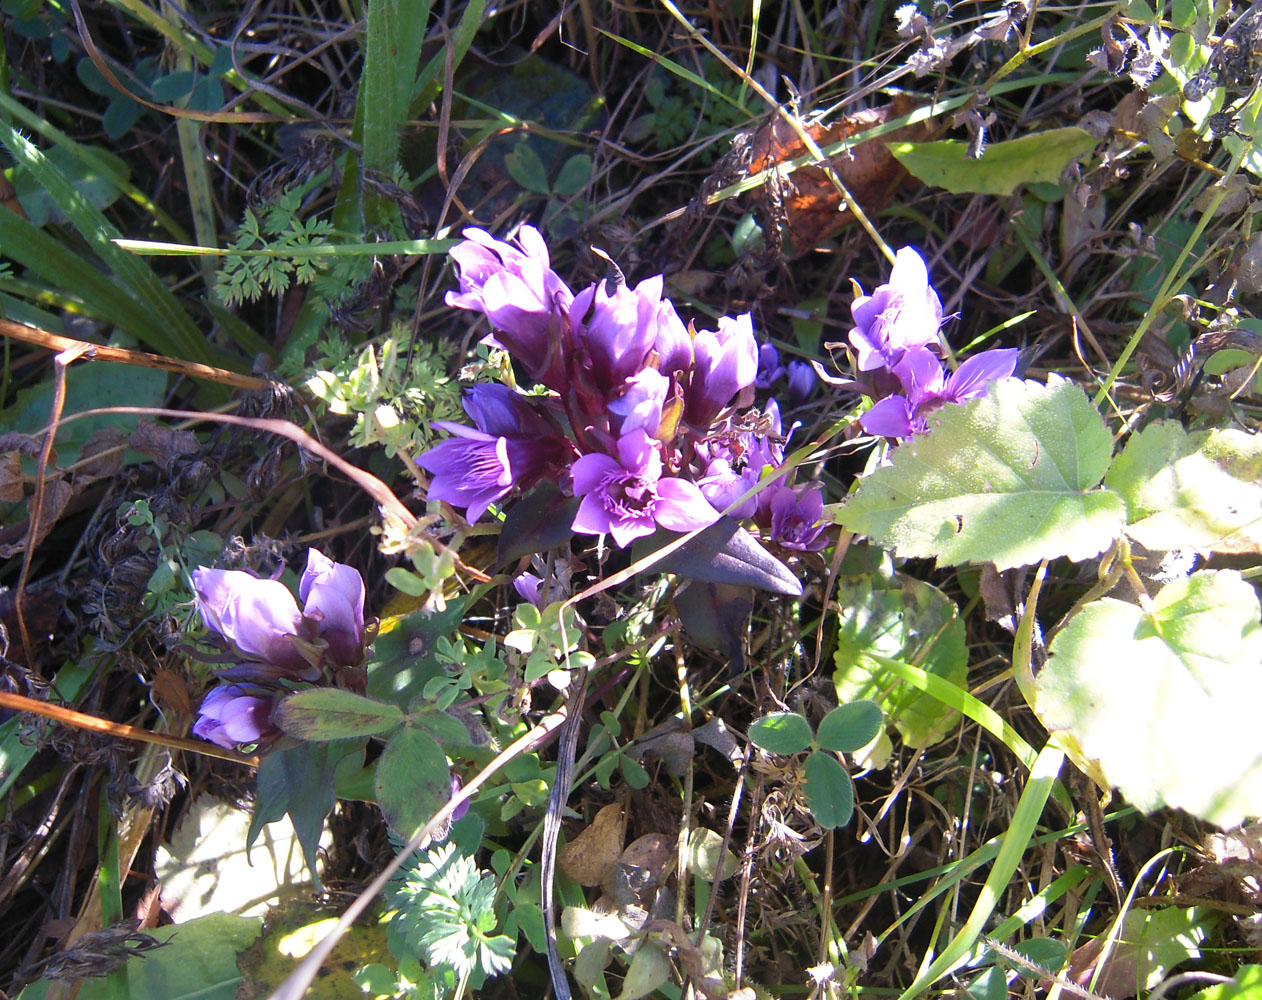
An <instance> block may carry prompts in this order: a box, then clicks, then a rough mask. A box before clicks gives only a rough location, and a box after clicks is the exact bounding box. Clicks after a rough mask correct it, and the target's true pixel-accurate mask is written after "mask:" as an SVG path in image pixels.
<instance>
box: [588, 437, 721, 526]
mask: <svg viewBox="0 0 1262 1000" xmlns="http://www.w3.org/2000/svg"><path fill="white" fill-rule="evenodd" d="M571 473H572V475H573V477H574V494H575V496H581V497H582V498H583V502H582V503H581V504H580V505H579V508H578V513H577V514H576V515H575V517H574V526H573V527H574V530H575V531H579V532H583V533H584V534H589V535H600V534H605V533H606V532H607V533H609V534H610V535H612V536H613V540H614V544H615V545H617V546H618V547H619V548H621V547H624V546H626V545H628V544H630V543H631V542H632V541H634V540H635V539H637V538H639V537H640V536H642V535H650V534H652V533H653V531H654V530H656V527H657V525H659V524H660V525H661V526H662V527H663V528H668V529H669V530H671V531H692V530H693V529H695V528H704V527H705V526H706V525H708V524H713V523H714V522H715V521H717V520H718V519H719V512H718V511H717V510H715V509H714V508H713V507H711V506H710V503H709V501H708V500H706V498H705V497H704V496H702V494H701V491H700V490H699V489H698V488H697V487H696V485H695V484H694V483H690V482H688V481H687V480H686V479H676V478H674V477H671V476H666V477H663V476H662V459H661V456H660V455H659V454H658V452H657V443H656V442H655V441H653V440H652V439H651V438H649V436H648V435H647V434H645V433H644V431H642V430H635V431H632V432H631V433H630V434H624V435H623V436H622V437H620V438H619V439H618V457H617V458H613V457H612V456H610V455H604V454H599V453H593V454H590V455H584V456H583V457H582V458H580V459H579V460H578V461H576V462H575V463H574V466H573V468H572V469H571Z"/></svg>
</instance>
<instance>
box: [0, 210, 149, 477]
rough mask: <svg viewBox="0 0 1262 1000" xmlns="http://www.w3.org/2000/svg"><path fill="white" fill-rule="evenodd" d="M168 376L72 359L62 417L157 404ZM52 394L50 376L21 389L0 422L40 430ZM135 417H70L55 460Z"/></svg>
mask: <svg viewBox="0 0 1262 1000" xmlns="http://www.w3.org/2000/svg"><path fill="white" fill-rule="evenodd" d="M9 214H10V215H12V214H13V213H11V212H10V213H9ZM169 379H170V376H168V375H167V374H166V373H165V372H161V371H157V370H156V369H153V368H141V367H139V366H136V365H103V364H96V365H87V364H78V365H73V366H71V368H70V369H69V370H68V371H67V372H66V403H65V410H64V413H63V418H64V417H65V416H69V415H70V414H72V413H84V412H86V411H88V410H94V409H97V408H98V407H104V406H116V405H118V404H119V403H120V402H122V401H126V402H127V403H128V404H130V405H132V406H161V405H162V400H163V398H164V396H165V394H166V390H167V383H168V381H169ZM52 394H53V386H52V382H51V381H46V382H40V383H38V384H36V385H33V386H31V387H30V388H27V389H22V390H21V391H20V392H18V394H17V400H16V401H15V402H14V404H13V405H12V406H10V407H8V408H7V409H5V410H3V411H0V427H3V428H4V429H5V430H7V431H20V432H22V433H26V434H39V433H41V432H42V431H43V429H44V428H45V427H47V426H48V415H49V409H50V407H51V405H52ZM139 423H140V417H139V416H132V415H128V414H118V413H109V414H101V415H100V416H91V417H84V418H83V419H82V420H72V421H70V422H69V423H67V424H64V425H62V426H59V427H58V428H57V441H56V447H57V463H58V464H59V465H61V466H62V467H65V466H68V465H71V464H72V463H74V462H76V461H78V459H79V453H80V450H81V449H82V448H83V446H84V444H86V443H87V441H88V439H89V438H91V437H92V435H93V434H96V433H97V432H98V431H102V430H105V429H107V428H117V429H118V430H121V431H122V432H123V433H124V434H130V433H131V431H132V430H134V429H135V428H136V426H137V425H138V424H139ZM129 455H130V456H131V457H132V460H136V459H139V458H142V457H143V456H141V455H140V454H139V453H138V452H135V451H131V452H129Z"/></svg>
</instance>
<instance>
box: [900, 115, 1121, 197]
mask: <svg viewBox="0 0 1262 1000" xmlns="http://www.w3.org/2000/svg"><path fill="white" fill-rule="evenodd" d="M969 146H970V143H967V142H963V141H961V140H959V139H943V140H941V141H940V142H899V143H892V144H891V145H890V151H891V152H892V153H893V154H894V156H895V157H896V158H897V159H898V162H899V163H901V164H902V165H903V166H904V167H906V168H907V171H908V172H909V173H910V174H911V175H912V176H913V177H916V178H917V179H918V180H922V181H924V182H925V183H926V184H932V185H933V186H934V187H940V188H946V190H948V191H950V192H951V193H952V194H996V195H1003V196H1007V195H1010V194H1012V192H1013V191H1014V190H1015V189H1016V186H1017V185H1018V184H1036V183H1040V182H1042V183H1045V184H1055V183H1056V182H1057V181H1058V180H1060V175H1061V173H1062V172H1063V171H1064V169H1065V168H1066V167H1067V166H1069V163H1070V161H1072V160H1076V159H1077V158H1078V157H1080V156H1086V155H1087V154H1088V153H1089V152H1091V151H1092V150H1093V149H1095V147H1096V138H1095V136H1093V135H1092V134H1091V133H1090V132H1087V131H1086V130H1085V129H1080V128H1054V129H1050V130H1048V131H1046V132H1035V133H1034V134H1033V135H1023V136H1021V138H1019V139H1009V140H1007V141H1006V142H992V143H991V144H990V145H988V146H987V147H986V148H985V150H984V152H983V153H982V155H981V157H980V158H977V159H974V158H973V157H971V156H969Z"/></svg>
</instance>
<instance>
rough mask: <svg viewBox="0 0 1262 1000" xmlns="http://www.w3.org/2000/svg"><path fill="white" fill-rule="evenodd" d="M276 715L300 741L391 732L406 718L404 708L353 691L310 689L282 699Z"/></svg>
mask: <svg viewBox="0 0 1262 1000" xmlns="http://www.w3.org/2000/svg"><path fill="white" fill-rule="evenodd" d="M273 718H274V719H275V721H276V724H277V725H278V726H280V728H281V729H283V730H284V731H285V732H286V733H287V734H288V735H290V736H293V737H295V738H297V739H300V740H345V739H353V738H354V737H357V736H375V735H376V734H377V733H384V732H388V731H389V730H391V729H393V728H394V727H395V726H397V725H399V723H401V722H402V721H403V710H402V709H401V708H399V707H398V706H397V705H389V704H386V703H385V702H382V701H374V700H373V699H372V698H365V697H363V696H362V695H358V694H352V693H351V692H350V691H341V690H339V689H337V688H311V689H309V690H307V691H299V692H297V693H296V694H291V695H289V696H288V697H287V698H285V699H283V700H282V701H281V703H280V704H279V705H278V706H277V707H276V712H275V715H274V716H273Z"/></svg>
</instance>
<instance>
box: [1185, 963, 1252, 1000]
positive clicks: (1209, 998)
mask: <svg viewBox="0 0 1262 1000" xmlns="http://www.w3.org/2000/svg"><path fill="white" fill-rule="evenodd" d="M1259 996H1262V965H1242V966H1241V967H1240V968H1238V969H1237V970H1236V974H1235V975H1234V976H1233V977H1232V979H1231V982H1229V983H1218V984H1216V985H1214V986H1211V987H1209V988H1208V989H1204V990H1201V992H1200V993H1194V994H1192V1000H1257V998H1258V997H1259Z"/></svg>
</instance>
